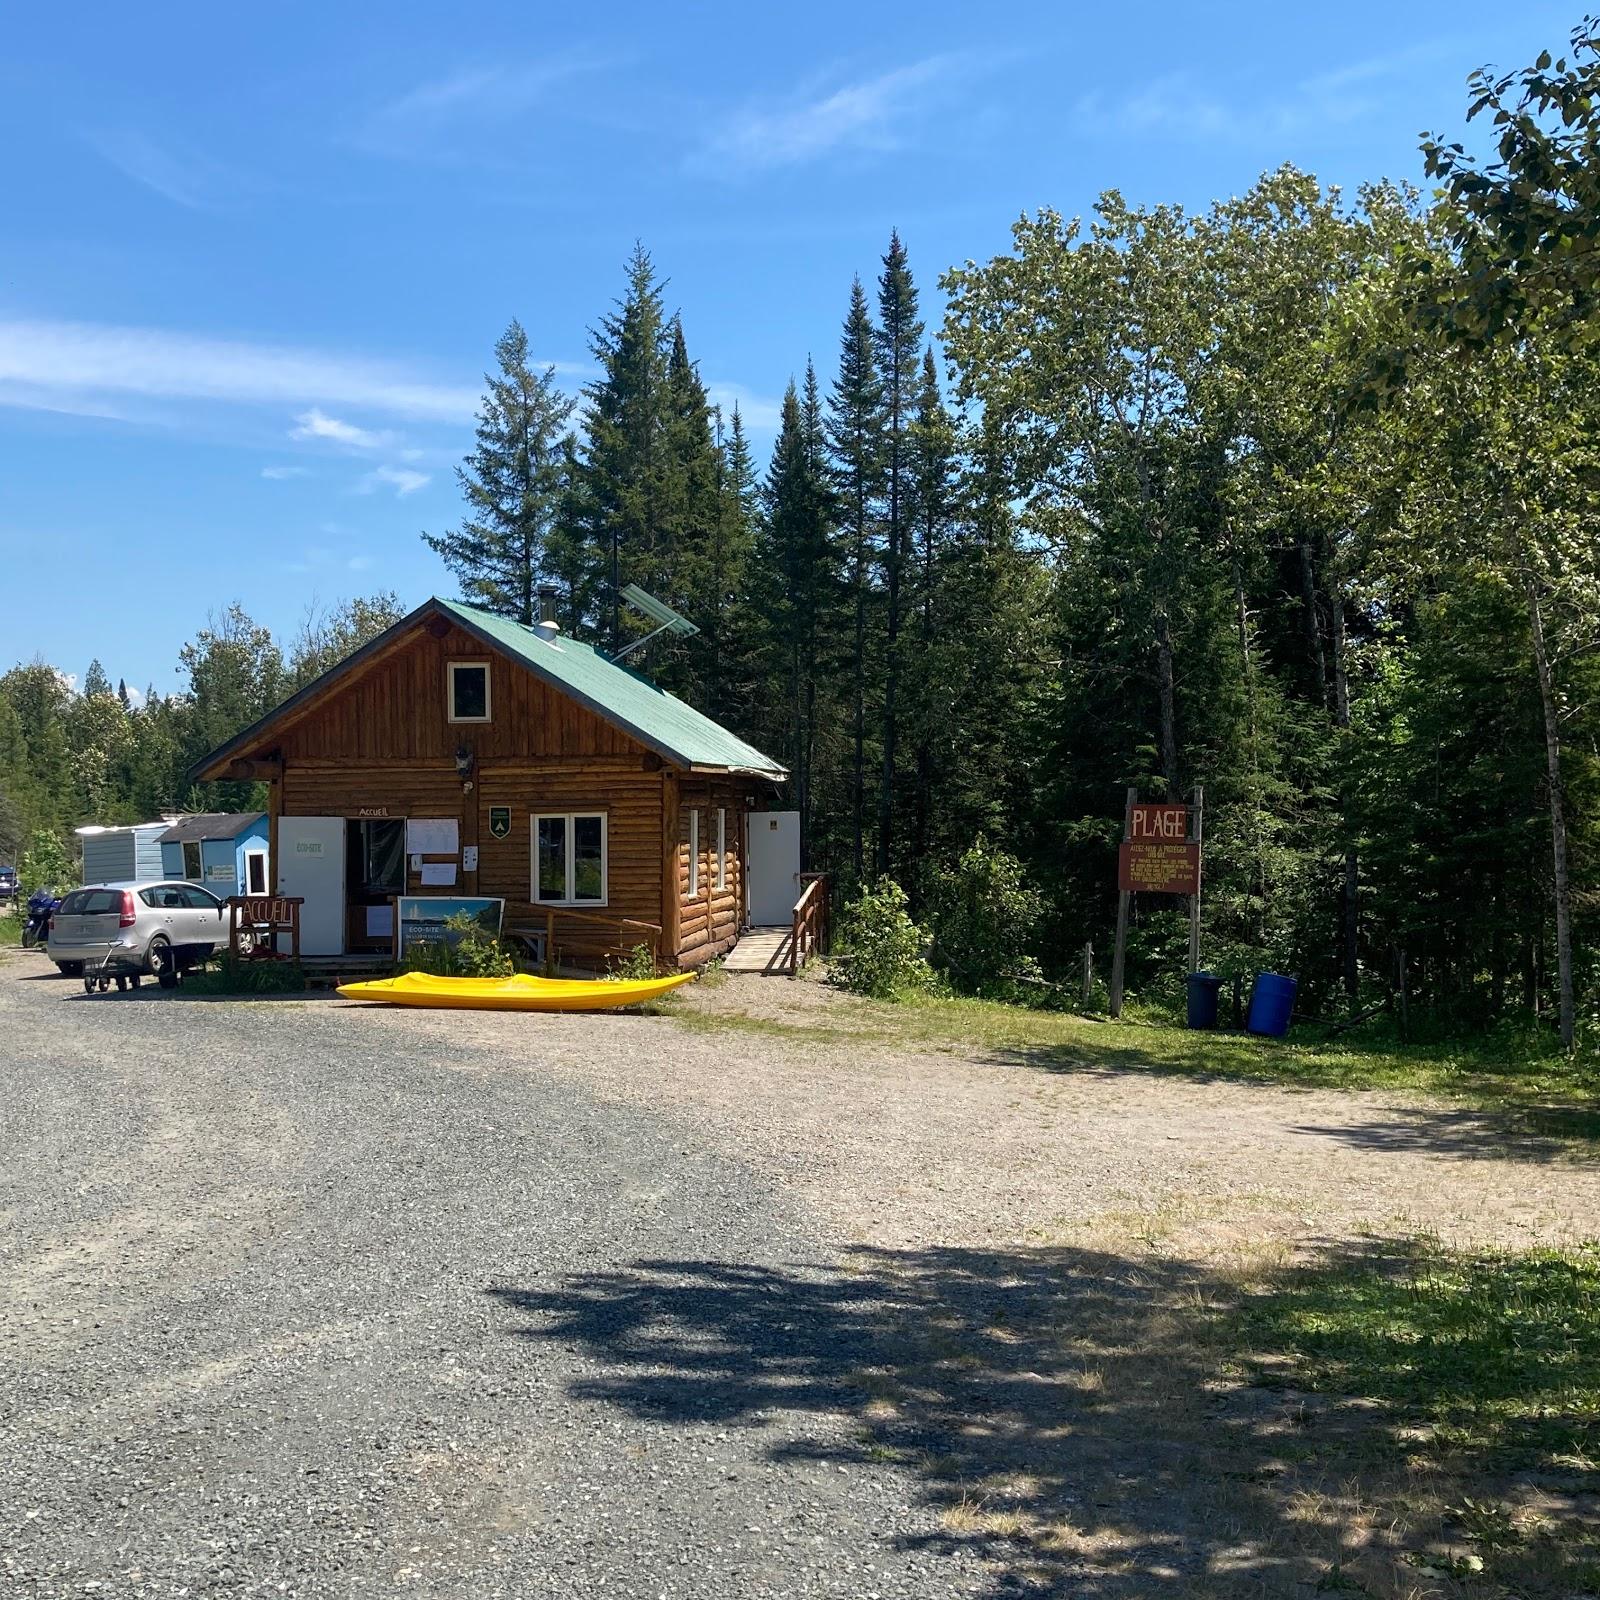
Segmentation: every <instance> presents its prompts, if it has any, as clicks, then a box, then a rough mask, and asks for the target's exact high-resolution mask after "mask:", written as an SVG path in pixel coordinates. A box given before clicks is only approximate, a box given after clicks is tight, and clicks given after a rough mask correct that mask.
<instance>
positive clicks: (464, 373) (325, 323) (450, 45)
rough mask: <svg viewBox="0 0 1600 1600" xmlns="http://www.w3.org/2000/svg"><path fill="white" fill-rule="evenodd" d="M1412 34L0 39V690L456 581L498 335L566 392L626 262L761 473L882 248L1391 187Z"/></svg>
mask: <svg viewBox="0 0 1600 1600" xmlns="http://www.w3.org/2000/svg"><path fill="white" fill-rule="evenodd" d="M1577 16H1578V12H1577V10H1576V9H1574V8H1573V7H1570V6H1566V7H1557V6H1551V5H1545V4H1538V3H1525V4H1521V5H1518V6H1507V5H1505V4H1504V3H1503V0H1502V3H1499V4H1492V5H1491V4H1483V3H1479V0H1461V3H1457V4H1451V5H1443V4H1430V5H1415V4H1413V5H1404V4H1402V5H1394V4H1387V5H1376V4H1368V3H1364V0H1363V3H1349V0H1346V3H1344V4H1341V5H1339V6H1331V7H1330V6H1323V7H1310V6H1298V5H1293V6H1291V5H1284V4H1282V3H1281V0H1279V3H1277V4H1237V5H1206V4H1198V3H1185V4H1178V3H1174V4H1144V5H1139V4H1124V5H1121V6H1106V5H1092V6H1091V5H1087V4H1065V3H1060V4H1044V3H1041V4H1034V5H1020V4H992V3H991V4H988V5H984V6H976V5H973V4H971V3H970V0H967V3H964V4H956V3H944V0H923V3H922V4H920V5H917V6H899V5H897V6H892V7H891V6H873V5H861V4H859V3H858V4H854V5H837V6H836V5H828V4H812V5H807V6H796V7H785V8H782V9H781V11H780V10H779V8H773V7H766V6H761V5H751V4H748V3H747V4H744V5H741V6H695V7H689V6H684V5H676V6H660V5H650V6H646V5H637V4H613V5H610V6H607V7H566V6H563V7H555V6H549V5H537V6H536V5H529V4H526V3H523V4H506V5H479V4H472V3H470V0H464V3H461V4H457V5H453V6H449V7H444V6H423V5H418V4H415V3H414V0H396V3H394V4H391V5H389V6H385V7H382V8H372V7H357V6H348V5H347V6H338V5H327V4H318V5H296V4H280V5H275V6H270V7H268V6H263V7H251V8H241V7H231V6H219V5H215V4H211V5H207V6H204V7H201V6H194V7H185V6H179V5H160V6H155V7H131V6H117V7H114V8H113V7H110V6H94V5H90V6H85V7H65V6H32V7H23V8H17V9H14V10H13V11H12V13H11V15H10V18H9V20H8V23H7V30H6V39H5V42H4V45H3V47H0V49H3V54H0V172H3V179H0V193H3V195H4V197H5V199H4V204H3V205H0V573H3V580H0V581H3V582H4V583H5V587H6V590H7V600H6V603H5V605H4V607H3V609H0V619H3V620H0V667H3V666H4V665H6V664H9V663H10V662H12V661H15V660H18V659H28V658H31V657H32V656H34V655H35V654H36V653H42V654H44V655H45V656H46V657H47V658H48V659H50V660H51V661H53V662H54V663H56V664H57V665H58V666H60V667H61V668H62V669H63V670H65V671H67V672H69V673H72V674H75V675H81V674H82V672H83V671H84V669H85V667H86V666H87V665H88V663H89V660H90V659H91V658H92V657H94V656H99V657H100V658H101V659H102V660H103V661H104V663H105V665H106V667H107V669H108V671H109V672H110V673H111V675H112V677H113V679H115V678H117V677H118V676H123V677H126V678H127V680H128V682H129V684H130V685H132V686H135V687H140V686H143V685H144V684H146V683H152V682H153V683H154V684H155V685H156V686H157V688H158V689H160V690H161V691H162V692H167V691H170V690H172V689H175V688H177V687H179V680H178V676H177V672H176V661H177V652H178V648H179V646H180V645H181V644H182V642H183V641H184V640H185V639H186V638H189V637H191V636H192V634H193V632H194V631H195V629H196V628H197V627H198V626H200V625H202V624H203V622H204V619H205V615H206V613H207V611H208V610H210V609H212V608H216V607H220V606H222V605H225V604H226V603H227V602H229V601H231V600H234V599H238V600H240V601H242V602H243V604H244V605H245V606H246V608H247V609H248V610H249V611H250V612H251V613H252V614H253V615H255V616H256V617H257V618H258V619H259V620H261V621H264V622H266V623H267V624H268V625H269V626H271V627H272V628H273V629H274V631H275V632H280V633H282V634H283V635H285V636H287V635H289V634H291V633H292V632H293V630H294V628H295V626H296V624H297V622H298V619H299V618H300V616H301V615H302V613H303V612H304V610H305V608H306V606H307V604H308V603H309V602H312V601H313V600H315V601H317V602H320V603H321V604H324V605H327V604H331V603H334V602H337V601H338V600H340V599H342V598H344V597H346V596H348V595H351V594H358V593H370V592H372V591H373V590H374V589H378V588H388V587H392V588H395V589H397V590H398V591H399V592H400V594H401V596H402V598H403V599H404V600H406V601H407V602H408V603H413V604H414V603H416V602H417V601H419V600H421V599H423V598H424V597H425V596H426V595H428V594H430V593H432V592H435V591H440V592H443V593H447V594H448V593H450V592H452V589H451V585H450V581H449V578H448V576H447V575H446V574H445V572H444V571H443V569H442V568H441V567H440V566H439V564H438V562H437V560H436V558H435V557H434V556H433V555H432V554H431V553H430V552H429V551H428V550H427V549H426V548H425V547H424V546H423V545H422V543H421V541H420V539H419V538H418V532H419V530H421V529H424V528H426V529H429V530H431V531H438V530H441V529H443V528H445V527H448V526H450V525H451V523H452V522H453V520H454V518H455V516H456V514H457V510H458V498H457V490H456V485H455V481H454V475H453V471H452V468H453V465H454V463H455V462H456V461H457V460H458V459H459V457H460V456H461V454H462V453H463V450H464V449H465V448H466V446H467V444H468V443H469V441H470V434H471V423H472V412H473V407H474V404H475V400H476V395H477V391H478V387H479V382H480V377H481V374H482V371H483V369H484V367H485V365H486V363H487V362H488V360H489V356H490V351H491V348H492V346H493V343H494V341H495V339H496V337H497V336H498V334H499V333H500V331H501V330H502V329H503V328H504V326H505V325H506V323H507V322H508V321H509V320H510V318H511V317H513V316H516V317H519V318H520V319H521V320H522V322H523V324H524V326H525V327H526V328H527V329H528V332H529V336H530V339H531V342H532V344H533V346H534V348H535V350H536V352H537V353H538V354H539V356H540V357H541V359H543V360H547V361H551V362H554V363H555V364H556V365H557V367H558V369H559V370H560V371H561V373H562V375H563V379H564V381H566V382H568V383H570V384H571V385H572V386H574V387H576V386H578V385H580V384H581V383H582V382H583V381H584V379H585V377H586V376H587V373H588V361H589V357H588V350H587V331H586V330H587V329H588V327H589V326H590V325H591V324H592V323H593V322H594V320H595V319H596V317H597V316H598V315H599V314H600V313H601V312H602V311H604V310H605V309H606V306H607V304H608V302H609V301H610V300H611V298H612V297H613V296H614V295H615V294H616V293H617V291H618V289H619V286H620V283H621V277H622V264H623V261H624V258H625V257H626V255H627V253H628V250H629V248H630V247H631V245H632V243H633V240H634V239H635V238H636V237H637V238H639V239H642V240H643V241H644V243H645V245H646V247H647V248H648V249H649V250H650V251H651V252H652V254H653V255H654V257H655V259H656V262H657V265H658V267H659V268H660V270H661V271H662V273H663V274H664V275H665V276H666V277H667V278H668V279H669V280H670V284H669V288H668V301H669V304H670V305H671V306H672V307H674V308H677V309H680V310H681V311H682V314H683V318H684V325H685V330H686V333H687V336H688V340H689V348H690V351H691V353H692V354H693V355H694V356H695V357H696V358H697V359H698V361H699V363H700V368H701V372H702V374H703V376H704V377H705V378H706V380H707V382H708V383H709V384H710V386H711V388H712V391H713V394H714V395H715V396H716V397H718V398H719V399H721V400H723V401H724V402H731V401H732V400H734V399H738V400H739V401H740V402H741V404H742V405H743V407H744V410H745V414H746V417H747V420H748V421H749V422H750V424H751V426H752V432H753V434H754V436H755V439H756V443H757V447H758V450H759V451H760V452H761V455H762V458H763V460H764V458H765V455H766V452H767V449H768V448H769V447H770V443H771V438H772V428H773V425H774V422H775V420H776V409H777V403H778V400H779V397H780V396H781V395H782V392H783V387H784V384H785V382H786V381H787V379H788V377H789V375H790V374H791V373H792V372H794V371H795V370H796V369H797V368H800V367H801V366H803V364H804V362H805V358H806V355H807V353H808V352H814V353H815V354H816V356H817V359H818V363H819V366H820V367H821V368H822V369H823V370H824V373H825V374H826V372H827V370H828V369H829V368H830V367H831V364H832V360H833V353H834V350H835V348H836V340H837V333H838V326H839V322H840V320H841V318H842V316H843V313H844V310H845V303H846V297H847V294H848V290H849V284H850V278H851V274H852V273H854V272H860V273H861V274H862V275H863V276H864V277H865V276H869V275H871V274H872V273H874V272H875V271H876V270H877V267H878V258H879V256H880V255H881V253H882V250H883V248H884V244H885V242H886V239H887V236H888V232H889V229H890V227H891V226H897V227H898V228H899V229H900V231H901V234H902V236H903V237H904V238H905V240H906V243H907V246H908V248H909V250H910V252H911V262H912V267H913V270H914V271H915V273H916V275H917V278H918V281H919V283H920V284H921V286H922V288H923V290H924V303H925V306H926V307H927V309H928V310H929V311H930V313H931V315H930V323H931V322H934V321H936V320H937V311H938V308H937V295H936V292H935V289H934V283H935V280H936V278H937V276H938V274H939V273H940V272H941V271H943V270H944V269H945V268H946V267H947V266H949V265H950V264H952V263H954V262H957V261H961V260H964V259H967V258H969V257H972V258H977V259H984V258H986V257H988V256H991V255H993V254H995V253H996V252H997V251H1000V250H1002V249H1004V248H1005V246H1006V242H1007V237H1008V233H1007V230H1008V227H1009V224H1010V223H1011V221H1012V220H1013V219H1014V218H1015V217H1016V216H1017V214H1018V213H1019V212H1021V211H1023V210H1024V209H1027V210H1032V209H1035V208H1038V207H1040V206H1045V205H1048V206H1053V207H1055V208H1057V209H1058V210H1061V211H1064V212H1068V213H1071V212H1076V211H1082V210H1085V209H1087V208H1088V207H1089V206H1090V205H1091V204H1092V202H1093V200H1094V197H1095V195H1096V194H1097V193H1099V191H1101V190H1102V189H1105V188H1108V187H1113V186H1114V187H1119V188H1121V189H1122V190H1123V191H1124V193H1125V194H1127V195H1128V196H1129V198H1130V199H1132V200H1135V201H1138V202H1149V203H1154V202H1157V201H1163V200H1173V201H1180V202H1183V203H1185V204H1188V205H1191V206H1203V205H1204V204H1206V203H1207V202H1208V201H1210V200H1211V199H1213V198H1216V197H1218V196H1222V195H1227V194H1231V193H1236V192H1238V191H1239V190H1241V189H1243V188H1244V187H1246V186H1247V185H1248V184H1249V183H1250V181H1251V180H1252V179H1253V178H1254V177H1255V176H1256V175H1257V174H1258V173H1259V172H1261V171H1262V170H1264V169H1266V168H1268V167H1271V166H1275V165H1277V164H1278V163H1279V162H1282V161H1285V160H1292V161H1294V162H1295V163H1297V164H1298V165H1300V166H1302V167H1305V168H1307V169H1309V170H1311V171H1313V172H1316V173H1317V174H1318V175H1319V176H1321V177H1322V178H1324V179H1325V180H1327V181H1330V182H1338V183H1342V184H1345V185H1346V186H1353V185H1355V184H1357V183H1360V182H1362V181H1364V180H1366V179H1369V178H1376V177H1379V176H1384V175H1388V176H1393V177H1409V178H1412V179H1417V178H1419V177H1420V166H1419V162H1418V158H1417V153H1416V149H1417V134H1418V132H1419V130H1421V129H1424V128H1430V129H1436V130H1441V131H1446V130H1455V129H1458V128H1459V127H1460V125H1461V117H1462V114H1463V110H1464V105H1465V93H1464V87H1463V80H1464V78H1465V76H1466V74H1467V72H1468V71H1469V70H1470V69H1471V68H1472V67H1473V66H1475V65H1477V64H1479V63H1480V62H1483V61H1496V62H1499V63H1502V64H1506V65H1521V64H1524V63H1526V62H1528V61H1530V60H1531V59H1532V58H1533V57H1534V56H1535V55H1536V54H1537V53H1538V51H1539V50H1540V49H1541V48H1544V47H1545V46H1547V45H1548V46H1551V47H1552V48H1559V46H1560V45H1561V44H1563V43H1564V41H1565V39H1566V36H1567V33H1568V31H1569V29H1570V27H1571V25H1572V24H1573V23H1574V22H1575V21H1576V20H1577Z"/></svg>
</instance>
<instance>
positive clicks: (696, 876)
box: [689, 807, 700, 895]
mask: <svg viewBox="0 0 1600 1600" xmlns="http://www.w3.org/2000/svg"><path fill="white" fill-rule="evenodd" d="M689 893H690V895H697V894H699V893H700V810H699V807H696V808H695V809H694V810H692V811H691V812H690V813H689Z"/></svg>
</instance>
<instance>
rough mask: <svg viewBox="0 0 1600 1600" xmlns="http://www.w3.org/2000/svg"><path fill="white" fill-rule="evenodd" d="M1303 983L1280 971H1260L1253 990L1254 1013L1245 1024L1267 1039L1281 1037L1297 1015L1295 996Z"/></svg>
mask: <svg viewBox="0 0 1600 1600" xmlns="http://www.w3.org/2000/svg"><path fill="white" fill-rule="evenodd" d="M1299 988H1300V984H1299V982H1298V980H1297V979H1294V978H1285V977H1283V976H1282V975H1281V974H1280V973H1276V972H1258V973H1257V974H1256V981H1255V987H1254V988H1253V989H1251V991H1250V1016H1249V1020H1248V1021H1247V1022H1246V1023H1245V1028H1246V1029H1247V1030H1248V1031H1249V1032H1251V1033H1255V1034H1259V1035H1260V1036H1261V1037H1262V1038H1264V1039H1281V1038H1282V1037H1283V1036H1284V1035H1285V1034H1286V1033H1287V1032H1288V1031H1289V1019H1290V1018H1291V1017H1292V1016H1293V1015H1294V997H1295V995H1296V993H1298V991H1299Z"/></svg>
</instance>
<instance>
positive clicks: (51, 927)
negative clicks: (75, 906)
mask: <svg viewBox="0 0 1600 1600" xmlns="http://www.w3.org/2000/svg"><path fill="white" fill-rule="evenodd" d="M45 931H46V932H47V933H54V932H55V931H56V914H55V912H53V911H52V912H51V913H50V925H49V927H48V928H47V929H46V930H45Z"/></svg>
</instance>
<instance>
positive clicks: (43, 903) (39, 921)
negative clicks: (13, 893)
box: [22, 889, 61, 950]
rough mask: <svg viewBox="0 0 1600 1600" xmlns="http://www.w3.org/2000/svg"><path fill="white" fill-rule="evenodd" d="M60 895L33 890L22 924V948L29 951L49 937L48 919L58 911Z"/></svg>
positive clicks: (44, 890)
mask: <svg viewBox="0 0 1600 1600" xmlns="http://www.w3.org/2000/svg"><path fill="white" fill-rule="evenodd" d="M60 906H61V897H60V895H55V894H51V892H50V891H49V890H48V889H35V890H34V892H33V893H32V894H30V895H29V896H28V916H27V920H26V921H25V922H24V923H23V924H22V948H23V949H24V950H31V949H33V947H34V946H35V945H41V944H43V943H44V942H45V940H46V939H48V938H49V937H50V919H51V917H53V916H54V915H55V914H56V912H57V911H58V910H59V909H60Z"/></svg>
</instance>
